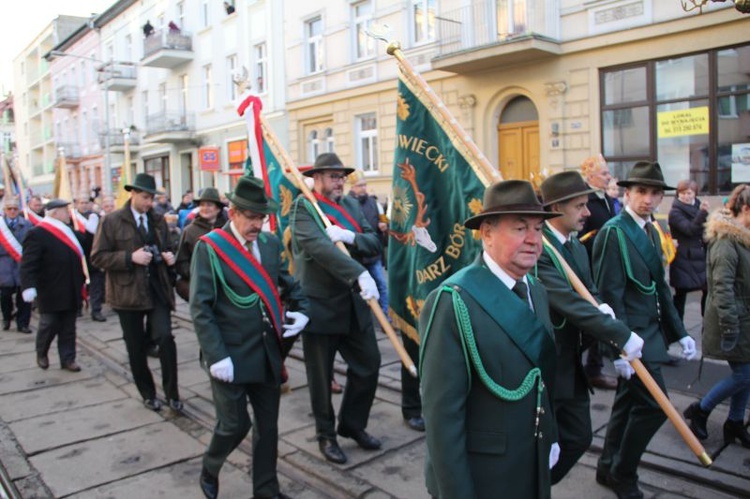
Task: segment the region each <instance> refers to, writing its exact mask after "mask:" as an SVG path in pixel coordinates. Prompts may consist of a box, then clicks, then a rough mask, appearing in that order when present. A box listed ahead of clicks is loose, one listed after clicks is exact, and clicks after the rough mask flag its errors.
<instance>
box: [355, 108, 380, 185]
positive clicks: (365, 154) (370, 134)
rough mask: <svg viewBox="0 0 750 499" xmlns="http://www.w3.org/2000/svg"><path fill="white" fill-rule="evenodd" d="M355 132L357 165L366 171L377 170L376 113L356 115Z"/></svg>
mask: <svg viewBox="0 0 750 499" xmlns="http://www.w3.org/2000/svg"><path fill="white" fill-rule="evenodd" d="M354 119H355V134H356V138H355V141H356V146H357V165H358V166H359V167H360V168H362V170H364V171H365V172H377V171H378V170H379V166H378V120H377V118H376V117H375V113H368V114H362V115H359V116H356V117H355V118H354Z"/></svg>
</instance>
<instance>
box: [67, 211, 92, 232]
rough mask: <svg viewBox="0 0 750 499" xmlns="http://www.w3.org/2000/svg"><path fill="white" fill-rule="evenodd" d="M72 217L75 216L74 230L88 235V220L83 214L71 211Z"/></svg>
mask: <svg viewBox="0 0 750 499" xmlns="http://www.w3.org/2000/svg"><path fill="white" fill-rule="evenodd" d="M70 211H71V215H73V228H74V229H75V230H77V231H78V232H80V233H81V234H85V233H86V223H87V222H88V219H87V218H86V217H84V216H83V215H81V213H80V212H79V211H78V210H73V209H71V210H70Z"/></svg>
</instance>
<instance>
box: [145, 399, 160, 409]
mask: <svg viewBox="0 0 750 499" xmlns="http://www.w3.org/2000/svg"><path fill="white" fill-rule="evenodd" d="M143 405H145V406H146V407H148V408H149V409H151V410H152V411H156V412H159V411H161V402H159V401H158V400H157V399H145V400H144V401H143Z"/></svg>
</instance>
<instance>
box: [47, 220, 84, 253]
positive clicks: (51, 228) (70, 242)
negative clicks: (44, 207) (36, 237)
mask: <svg viewBox="0 0 750 499" xmlns="http://www.w3.org/2000/svg"><path fill="white" fill-rule="evenodd" d="M39 227H41V228H43V229H44V230H46V231H47V232H49V233H50V234H52V235H53V236H55V237H56V238H57V239H59V240H60V241H61V242H62V243H63V244H65V246H67V247H68V248H70V249H71V250H72V251H73V252H74V253H76V254H77V255H78V256H79V257H81V258H84V255H83V248H82V247H81V243H79V242H78V239H77V238H76V236H75V235H74V234H73V231H72V230H70V229H69V228H68V227H65V226H63V227H64V228H61V227H59V226H58V225H57V224H55V223H54V222H52V221H50V220H49V219H48V218H44V219H43V220H42V221H41V223H40V224H39Z"/></svg>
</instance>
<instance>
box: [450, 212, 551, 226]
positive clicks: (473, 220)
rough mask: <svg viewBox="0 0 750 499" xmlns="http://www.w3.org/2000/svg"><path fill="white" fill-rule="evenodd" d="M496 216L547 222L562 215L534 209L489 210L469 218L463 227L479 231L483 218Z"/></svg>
mask: <svg viewBox="0 0 750 499" xmlns="http://www.w3.org/2000/svg"><path fill="white" fill-rule="evenodd" d="M498 215H528V216H530V217H542V218H543V219H545V220H547V219H550V218H556V217H559V216H560V215H562V213H557V212H556V211H544V210H541V209H539V210H534V209H528V210H523V209H520V210H516V209H509V210H490V211H483V212H482V213H480V214H479V215H474V216H473V217H469V218H467V219H466V221H465V222H464V226H465V227H466V228H469V229H473V230H479V227H480V226H481V225H482V221H483V220H484V219H485V218H488V217H494V216H498Z"/></svg>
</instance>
